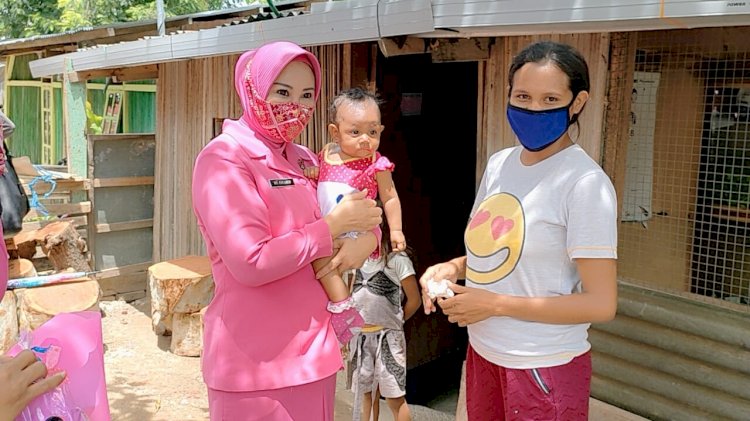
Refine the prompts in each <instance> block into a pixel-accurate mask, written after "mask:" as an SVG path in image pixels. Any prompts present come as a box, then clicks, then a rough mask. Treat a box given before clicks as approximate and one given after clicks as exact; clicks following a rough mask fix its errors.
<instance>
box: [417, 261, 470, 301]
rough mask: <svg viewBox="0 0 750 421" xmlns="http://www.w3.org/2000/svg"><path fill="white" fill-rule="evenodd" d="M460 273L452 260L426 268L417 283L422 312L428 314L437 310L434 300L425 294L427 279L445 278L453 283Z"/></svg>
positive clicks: (437, 279)
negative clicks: (419, 288)
mask: <svg viewBox="0 0 750 421" xmlns="http://www.w3.org/2000/svg"><path fill="white" fill-rule="evenodd" d="M460 273H461V270H460V268H459V267H458V265H456V264H455V263H454V262H452V261H450V262H444V263H438V264H436V265H433V266H430V267H428V268H427V270H426V271H425V272H424V274H423V275H422V277H421V278H419V285H420V286H421V287H422V305H423V306H424V314H430V313H432V312H434V311H437V307H435V302H434V300H433V299H432V298H430V296H429V295H427V281H429V280H430V279H434V280H436V281H439V280H442V279H447V280H449V281H451V282H452V283H454V284H455V282H456V280H457V279H458V276H459V274H460Z"/></svg>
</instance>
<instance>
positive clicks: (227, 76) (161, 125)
mask: <svg viewBox="0 0 750 421" xmlns="http://www.w3.org/2000/svg"><path fill="white" fill-rule="evenodd" d="M238 57H239V56H238V55H230V56H219V57H211V58H205V59H197V60H189V61H178V62H171V63H164V64H160V65H159V78H158V82H157V92H158V94H157V100H156V101H157V105H156V121H157V131H156V184H155V187H154V208H155V209H154V256H153V257H154V262H160V261H164V260H169V259H174V258H178V257H182V256H186V255H189V254H195V255H203V254H205V251H204V247H203V239H202V238H201V235H200V232H199V231H198V227H197V225H196V220H195V216H194V215H193V209H192V202H191V188H192V183H191V180H192V174H193V163H194V162H195V157H196V156H197V155H198V153H199V152H200V150H201V149H202V148H203V146H204V145H205V144H206V143H208V141H209V140H211V138H212V137H213V132H214V119H215V118H237V117H239V116H240V115H241V114H242V111H241V106H240V104H239V101H238V100H237V94H236V93H235V89H234V65H235V62H236V61H237V58H238Z"/></svg>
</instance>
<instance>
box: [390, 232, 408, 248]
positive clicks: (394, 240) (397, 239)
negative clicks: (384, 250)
mask: <svg viewBox="0 0 750 421" xmlns="http://www.w3.org/2000/svg"><path fill="white" fill-rule="evenodd" d="M391 249H393V251H395V252H399V251H404V250H406V238H405V237H404V233H403V232H402V231H401V230H391Z"/></svg>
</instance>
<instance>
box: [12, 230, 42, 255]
mask: <svg viewBox="0 0 750 421" xmlns="http://www.w3.org/2000/svg"><path fill="white" fill-rule="evenodd" d="M13 242H14V243H15V245H16V250H15V253H11V255H12V257H20V258H22V259H29V260H31V258H32V257H34V255H35V254H36V246H37V237H36V230H31V231H26V230H24V231H21V232H20V233H18V234H16V236H15V237H13Z"/></svg>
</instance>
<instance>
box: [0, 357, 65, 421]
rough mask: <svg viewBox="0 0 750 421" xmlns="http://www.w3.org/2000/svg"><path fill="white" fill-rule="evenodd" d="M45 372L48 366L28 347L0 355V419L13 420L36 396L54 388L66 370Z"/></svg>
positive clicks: (61, 379) (63, 377) (0, 420)
mask: <svg viewBox="0 0 750 421" xmlns="http://www.w3.org/2000/svg"><path fill="white" fill-rule="evenodd" d="M46 375H47V367H45V366H44V363H42V362H41V361H38V360H37V359H36V355H34V353H33V352H31V351H29V350H24V351H21V352H20V353H18V355H16V356H15V357H12V358H11V357H5V356H0V421H5V420H8V421H11V420H13V419H14V418H15V417H16V416H17V415H18V414H19V413H20V412H21V411H22V410H23V409H24V408H26V406H27V405H28V404H29V402H31V401H32V400H33V399H34V398H36V397H37V396H39V395H41V394H43V393H46V392H49V391H50V390H52V389H54V388H55V387H57V386H58V385H60V383H62V381H63V380H64V379H65V372H60V373H56V374H55V375H53V376H50V377H45V376H46Z"/></svg>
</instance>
